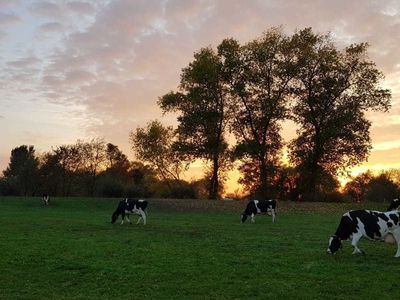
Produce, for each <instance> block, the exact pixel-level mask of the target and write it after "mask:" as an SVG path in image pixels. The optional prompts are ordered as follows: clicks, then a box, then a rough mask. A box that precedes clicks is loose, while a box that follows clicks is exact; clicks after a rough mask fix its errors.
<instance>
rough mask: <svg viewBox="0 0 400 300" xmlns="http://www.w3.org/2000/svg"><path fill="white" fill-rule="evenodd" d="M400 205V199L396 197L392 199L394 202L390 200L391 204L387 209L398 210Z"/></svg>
mask: <svg viewBox="0 0 400 300" xmlns="http://www.w3.org/2000/svg"><path fill="white" fill-rule="evenodd" d="M399 206H400V199H399V198H395V199H393V200H392V202H390V205H389V207H388V209H387V211H391V210H396V209H398V208H399Z"/></svg>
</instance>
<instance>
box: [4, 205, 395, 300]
mask: <svg viewBox="0 0 400 300" xmlns="http://www.w3.org/2000/svg"><path fill="white" fill-rule="evenodd" d="M117 203H118V199H88V198H70V199H66V198H65V199H64V198H54V199H51V203H50V206H49V207H44V206H42V203H41V201H40V199H39V198H26V199H25V198H11V197H3V198H0V228H1V229H0V253H1V255H0V269H1V275H0V298H1V299H117V298H118V299H121V298H122V299H378V298H379V299H400V272H399V271H400V259H395V258H394V257H393V256H394V254H395V252H396V247H395V246H393V245H387V244H384V243H380V242H369V241H366V240H362V241H361V242H360V243H359V247H360V248H361V249H362V250H364V251H365V252H366V254H365V255H358V256H355V255H352V254H351V252H352V249H351V245H350V243H349V242H345V243H344V247H343V249H342V250H341V251H340V252H339V253H338V254H337V255H335V256H329V255H327V254H326V249H327V244H328V238H329V236H330V235H332V234H333V233H334V232H335V230H336V227H337V225H338V223H339V220H340V216H341V215H342V213H344V212H345V211H347V210H348V209H350V208H355V209H356V208H373V209H384V208H385V206H384V205H383V204H381V205H380V204H357V205H355V204H353V205H352V204H330V203H327V204H321V203H278V215H277V222H276V223H275V224H272V223H271V217H269V216H257V218H256V223H255V224H251V223H250V222H247V223H245V224H240V223H239V214H240V212H241V210H242V209H243V208H244V207H245V205H246V202H236V201H232V202H229V203H228V202H227V203H221V201H219V202H216V201H214V202H213V201H201V200H197V201H191V200H179V201H178V200H177V201H172V200H149V207H148V211H147V213H148V224H147V225H146V226H143V225H142V224H141V225H129V224H124V225H122V226H121V225H119V221H118V223H116V224H114V225H112V224H111V223H110V220H111V214H112V212H113V211H114V210H115V208H116V206H117ZM131 219H132V220H135V221H136V217H135V218H133V217H131Z"/></svg>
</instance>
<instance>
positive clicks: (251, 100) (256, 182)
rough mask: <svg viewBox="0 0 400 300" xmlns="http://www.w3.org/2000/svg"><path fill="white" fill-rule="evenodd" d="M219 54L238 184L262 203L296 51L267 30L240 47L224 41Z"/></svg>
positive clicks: (277, 145)
mask: <svg viewBox="0 0 400 300" xmlns="http://www.w3.org/2000/svg"><path fill="white" fill-rule="evenodd" d="M218 51H219V54H220V55H221V57H222V58H223V61H224V66H225V76H226V78H225V80H226V81H227V82H228V83H229V86H230V92H231V99H230V108H231V111H232V118H231V126H230V127H231V131H232V132H233V134H234V135H235V137H236V140H237V144H236V147H235V156H236V158H238V159H241V160H242V161H243V164H242V166H241V168H240V170H241V172H242V174H243V178H242V182H243V183H245V184H246V185H247V186H249V187H251V189H256V190H258V191H259V194H261V197H264V198H265V197H267V196H268V195H269V193H270V182H271V179H272V177H274V176H276V168H277V163H278V161H279V159H278V158H279V157H280V154H281V148H282V138H281V135H280V133H279V131H280V129H281V125H280V122H281V121H282V120H284V119H285V118H286V117H287V112H288V106H287V104H288V102H287V101H286V97H287V96H288V94H289V91H290V89H289V87H290V85H289V84H290V82H291V80H292V78H293V76H294V75H295V73H294V72H293V68H292V65H293V61H294V59H295V48H294V45H293V43H292V41H291V38H289V37H287V36H286V35H285V34H283V32H282V30H281V29H280V28H272V29H270V30H268V31H266V32H265V33H264V34H263V35H262V36H261V37H260V38H258V39H256V40H254V41H251V42H249V43H248V44H246V45H244V46H240V45H239V43H238V42H237V41H235V40H233V39H227V40H224V41H223V42H222V43H221V45H220V46H219V47H218ZM247 172H251V175H250V173H247Z"/></svg>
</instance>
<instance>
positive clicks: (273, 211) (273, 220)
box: [271, 209, 275, 223]
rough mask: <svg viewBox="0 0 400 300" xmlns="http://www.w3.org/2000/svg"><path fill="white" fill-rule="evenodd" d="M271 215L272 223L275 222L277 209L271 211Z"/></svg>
mask: <svg viewBox="0 0 400 300" xmlns="http://www.w3.org/2000/svg"><path fill="white" fill-rule="evenodd" d="M271 215H272V223H275V209H273V210H272V211H271Z"/></svg>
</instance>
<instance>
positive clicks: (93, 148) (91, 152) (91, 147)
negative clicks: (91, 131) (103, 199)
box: [75, 138, 107, 196]
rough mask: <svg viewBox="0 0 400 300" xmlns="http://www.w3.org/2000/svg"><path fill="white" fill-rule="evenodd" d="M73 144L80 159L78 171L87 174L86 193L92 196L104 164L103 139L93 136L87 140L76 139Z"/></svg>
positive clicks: (104, 147) (104, 149)
mask: <svg viewBox="0 0 400 300" xmlns="http://www.w3.org/2000/svg"><path fill="white" fill-rule="evenodd" d="M75 146H76V148H77V149H78V153H79V157H80V159H81V163H80V171H81V172H83V174H84V175H86V176H87V183H88V193H89V195H90V196H94V194H95V191H96V180H97V177H98V174H99V173H100V171H102V170H104V168H105V166H106V159H107V157H106V144H105V142H104V140H103V139H99V138H94V139H91V140H90V141H88V142H85V141H82V140H78V141H77V143H76V145H75Z"/></svg>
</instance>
